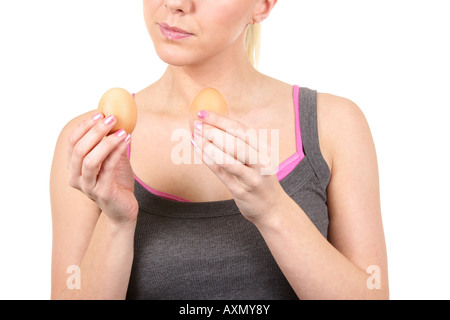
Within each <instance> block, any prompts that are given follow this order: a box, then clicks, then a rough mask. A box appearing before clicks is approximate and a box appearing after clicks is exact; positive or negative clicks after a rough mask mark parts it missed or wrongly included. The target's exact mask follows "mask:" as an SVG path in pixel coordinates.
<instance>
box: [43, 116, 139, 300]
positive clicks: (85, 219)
mask: <svg viewBox="0 0 450 320" xmlns="http://www.w3.org/2000/svg"><path fill="white" fill-rule="evenodd" d="M95 114H96V112H89V113H87V114H84V115H82V116H80V117H77V118H75V119H74V120H72V121H71V122H69V123H68V124H67V125H66V126H65V128H64V129H63V130H62V132H61V134H60V136H59V138H58V142H57V145H56V148H55V154H54V158H53V164H52V169H51V177H50V196H51V207H52V224H53V245H52V290H51V298H52V299H123V298H125V295H126V290H127V287H128V280H129V276H130V272H131V264H132V259H133V238H134V227H135V223H134V220H133V219H128V220H123V221H120V223H119V222H118V221H119V220H118V219H111V218H110V217H109V216H108V215H107V214H105V213H102V210H101V209H100V207H99V205H98V204H97V203H96V202H95V201H94V200H93V199H91V198H89V197H88V196H86V194H85V193H83V192H81V191H80V190H77V189H75V188H74V187H73V186H71V185H70V184H69V181H71V184H73V185H75V184H76V183H77V182H76V181H75V180H76V176H75V175H74V172H76V170H77V169H76V167H77V165H76V164H74V163H75V162H76V161H74V162H73V163H71V164H69V163H68V158H71V157H72V153H77V152H78V153H79V155H78V156H79V158H80V159H79V160H81V163H79V164H78V170H79V171H80V177H81V171H85V172H88V170H87V169H85V167H83V165H82V163H83V162H86V161H84V159H86V158H87V154H89V153H90V154H91V155H92V150H91V149H92V148H91V147H87V149H86V152H85V153H86V155H84V156H83V155H82V153H83V152H82V150H83V147H80V145H79V146H78V147H77V148H76V149H77V151H76V152H73V149H74V146H75V145H76V143H77V142H79V141H81V139H82V137H87V136H88V132H91V134H92V132H94V131H95V132H97V134H98V135H101V134H102V132H101V130H102V126H103V129H104V130H103V132H105V130H107V126H106V125H104V124H103V123H100V121H103V116H102V117H101V119H97V120H96V121H94V120H93V116H94V115H95ZM94 126H97V128H96V129H95V130H91V129H92V128H93V127H94ZM74 132H75V135H77V134H78V137H76V138H75V139H74ZM114 139H116V140H114ZM122 139H123V137H122ZM105 140H106V139H103V140H102V141H105ZM108 140H109V142H110V143H111V145H114V144H115V145H116V146H117V145H118V146H120V145H121V144H123V143H124V142H123V141H121V139H120V137H114V136H111V138H108ZM85 141H86V139H85ZM103 143H104V144H106V143H107V142H103ZM71 144H72V146H71ZM98 145H100V144H98ZM86 146H88V144H86ZM123 148H125V146H122V149H123ZM68 150H69V152H68ZM70 150H72V152H70ZM96 150H101V149H100V148H97V149H96ZM114 150H115V151H111V152H110V154H111V155H112V154H114V153H118V152H119V151H120V149H119V148H116V149H114ZM89 151H90V152H89ZM107 152H108V151H107ZM98 156H99V153H97V157H98ZM73 157H75V156H73ZM90 158H91V159H93V158H94V157H90ZM109 158H111V157H109ZM107 159H108V157H107ZM105 161H106V160H105ZM69 162H70V161H69ZM79 162H80V161H79ZM112 162H113V161H110V163H111V164H112ZM90 163H91V164H92V166H93V164H94V163H95V161H91V162H90ZM83 168H84V169H83ZM99 176H100V175H99ZM98 180H99V179H98ZM85 184H87V183H86V182H85ZM94 195H95V193H94V192H93V193H92V196H93V197H94ZM111 196H112V195H111ZM105 208H108V207H107V206H105Z"/></svg>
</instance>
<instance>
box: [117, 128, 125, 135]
mask: <svg viewBox="0 0 450 320" xmlns="http://www.w3.org/2000/svg"><path fill="white" fill-rule="evenodd" d="M125 133H126V132H125V130H123V129H120V130H119V131H117V132H116V136H118V137H123V135H124V134H125Z"/></svg>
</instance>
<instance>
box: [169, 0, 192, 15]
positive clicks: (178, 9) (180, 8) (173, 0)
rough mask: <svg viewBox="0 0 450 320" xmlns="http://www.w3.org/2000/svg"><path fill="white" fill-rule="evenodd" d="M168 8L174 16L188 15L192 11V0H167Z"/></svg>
mask: <svg viewBox="0 0 450 320" xmlns="http://www.w3.org/2000/svg"><path fill="white" fill-rule="evenodd" d="M164 4H165V6H166V8H167V9H168V10H169V11H170V12H171V13H174V14H186V13H188V12H190V11H191V10H192V7H193V3H192V0H165V1H164Z"/></svg>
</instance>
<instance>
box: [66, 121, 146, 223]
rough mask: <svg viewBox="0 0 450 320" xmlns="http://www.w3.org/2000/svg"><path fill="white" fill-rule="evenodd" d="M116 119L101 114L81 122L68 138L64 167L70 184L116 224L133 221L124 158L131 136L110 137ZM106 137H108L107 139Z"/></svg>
mask: <svg viewBox="0 0 450 320" xmlns="http://www.w3.org/2000/svg"><path fill="white" fill-rule="evenodd" d="M115 123H116V119H115V118H114V117H113V116H109V117H108V118H106V119H105V116H104V115H103V114H102V113H98V114H96V115H95V116H93V117H91V118H89V119H86V120H85V121H83V122H82V123H81V124H80V125H79V126H78V127H76V128H75V130H74V131H73V132H72V133H71V134H70V136H69V141H68V157H67V166H68V169H69V184H70V186H71V187H73V188H76V189H78V190H80V191H81V192H83V193H84V194H85V195H86V196H87V197H89V198H90V199H92V200H93V201H95V202H96V204H97V206H98V207H99V208H100V209H101V210H102V211H103V212H104V213H105V214H106V216H107V217H108V218H109V219H110V220H111V222H113V223H115V224H122V223H129V222H131V223H133V222H135V221H136V218H137V213H138V208H139V205H138V203H137V200H136V197H135V196H134V174H133V170H132V168H131V164H130V161H129V159H128V157H127V147H128V145H129V143H130V140H131V135H130V134H128V133H127V132H125V131H124V130H119V131H117V132H115V133H111V134H109V132H110V131H111V129H112V128H113V126H114V124H115ZM108 134H109V135H108Z"/></svg>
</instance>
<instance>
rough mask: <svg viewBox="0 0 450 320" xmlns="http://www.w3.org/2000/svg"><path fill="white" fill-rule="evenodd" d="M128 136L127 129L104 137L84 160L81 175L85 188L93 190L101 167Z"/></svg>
mask: <svg viewBox="0 0 450 320" xmlns="http://www.w3.org/2000/svg"><path fill="white" fill-rule="evenodd" d="M126 137H127V133H126V132H125V130H119V131H117V132H116V133H114V134H111V135H109V136H108V137H106V138H105V139H103V140H102V141H101V142H100V143H99V144H98V145H97V146H96V147H95V148H94V149H92V151H91V152H89V153H88V154H87V155H86V157H85V158H84V160H83V165H82V169H81V171H82V172H81V176H82V178H83V186H84V189H85V190H93V189H94V187H95V184H96V182H97V176H98V174H99V172H100V169H101V168H103V167H104V166H105V164H106V161H105V160H106V159H107V158H108V157H109V156H110V155H111V154H112V153H113V152H114V151H115V150H116V149H117V148H119V147H120V145H121V144H123V142H124V140H125V139H126Z"/></svg>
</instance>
